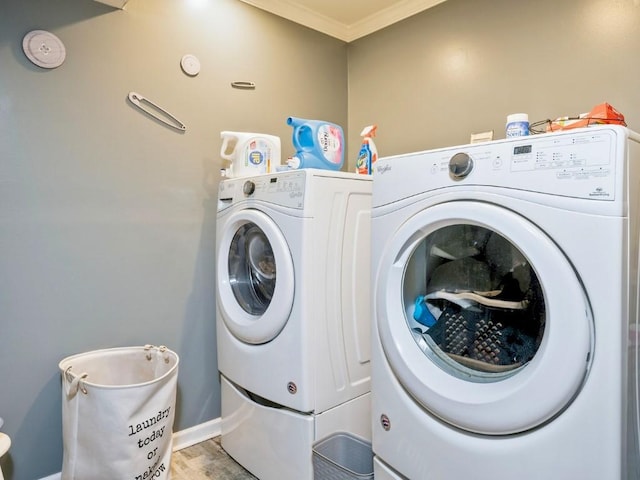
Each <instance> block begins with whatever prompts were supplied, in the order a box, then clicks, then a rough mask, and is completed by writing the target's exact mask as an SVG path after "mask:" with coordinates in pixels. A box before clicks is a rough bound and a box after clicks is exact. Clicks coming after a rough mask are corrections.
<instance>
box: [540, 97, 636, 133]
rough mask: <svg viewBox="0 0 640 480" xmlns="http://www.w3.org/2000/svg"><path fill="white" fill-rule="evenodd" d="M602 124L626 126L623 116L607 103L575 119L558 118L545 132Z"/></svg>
mask: <svg viewBox="0 0 640 480" xmlns="http://www.w3.org/2000/svg"><path fill="white" fill-rule="evenodd" d="M603 124H611V125H623V126H626V125H627V124H626V123H625V121H624V115H622V114H621V113H620V112H618V111H617V110H616V109H615V108H613V107H612V106H611V105H609V104H608V103H601V104H599V105H596V106H595V107H593V108H592V109H591V111H590V112H587V113H581V114H580V115H578V116H577V117H560V118H556V119H555V120H551V121H550V122H549V124H548V125H547V132H555V131H558V130H569V129H572V128H580V127H588V126H589V125H603Z"/></svg>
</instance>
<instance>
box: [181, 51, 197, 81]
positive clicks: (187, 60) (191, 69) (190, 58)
mask: <svg viewBox="0 0 640 480" xmlns="http://www.w3.org/2000/svg"><path fill="white" fill-rule="evenodd" d="M180 66H181V67H182V71H183V72H184V73H186V74H187V75H189V76H190V77H195V76H196V75H198V73H200V60H198V58H197V57H196V56H195V55H190V54H189V55H185V56H184V57H182V60H180Z"/></svg>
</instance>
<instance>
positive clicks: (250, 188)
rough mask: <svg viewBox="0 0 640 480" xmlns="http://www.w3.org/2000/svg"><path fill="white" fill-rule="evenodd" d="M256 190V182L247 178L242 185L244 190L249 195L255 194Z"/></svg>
mask: <svg viewBox="0 0 640 480" xmlns="http://www.w3.org/2000/svg"><path fill="white" fill-rule="evenodd" d="M255 191H256V184H255V183H254V182H252V181H251V180H247V181H246V182H244V185H243V186H242V192H243V193H244V194H245V195H246V196H247V197H248V196H249V195H253V192H255Z"/></svg>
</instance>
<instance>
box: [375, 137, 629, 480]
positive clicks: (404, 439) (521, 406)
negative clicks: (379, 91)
mask: <svg viewBox="0 0 640 480" xmlns="http://www.w3.org/2000/svg"><path fill="white" fill-rule="evenodd" d="M639 141H640V137H639V136H638V134H636V133H633V132H631V131H629V130H627V129H626V128H624V127H619V126H599V127H591V128H586V129H579V130H578V129H576V130H572V131H564V132H559V133H552V134H542V135H536V136H531V137H519V138H515V139H507V140H500V141H494V142H489V143H484V144H473V145H466V146H458V147H452V148H443V149H438V150H432V151H426V152H419V153H415V154H409V155H402V156H397V157H389V158H384V159H380V160H379V161H378V162H377V164H376V171H375V172H374V187H373V209H372V278H373V287H372V291H373V292H374V294H375V302H374V306H373V318H374V326H373V329H372V331H373V346H372V417H373V450H374V453H375V455H376V457H375V467H374V468H375V475H376V478H380V479H404V478H408V479H411V480H460V479H463V478H473V479H474V480H484V479H486V480H489V479H491V480H507V479H509V480H511V479H516V478H517V479H519V480H533V479H554V480H574V479H580V480H605V479H606V480H613V479H616V480H617V479H638V478H640V468H639V465H640V464H639V451H638V381H637V364H638V348H637V345H638V338H637V323H638V278H637V277H638V215H640V210H639V209H638V207H639V205H638V201H639V195H638V194H639V193H640V188H639V183H640V147H639V143H638V142H639Z"/></svg>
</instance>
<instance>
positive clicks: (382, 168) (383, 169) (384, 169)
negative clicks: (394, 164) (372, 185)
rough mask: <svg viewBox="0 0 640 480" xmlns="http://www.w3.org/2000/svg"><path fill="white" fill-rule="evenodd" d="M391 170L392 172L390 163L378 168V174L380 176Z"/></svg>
mask: <svg viewBox="0 0 640 480" xmlns="http://www.w3.org/2000/svg"><path fill="white" fill-rule="evenodd" d="M389 170H391V165H389V164H388V163H387V164H385V165H380V166H377V167H376V172H378V173H379V174H380V175H382V174H383V173H386V172H388V171H389Z"/></svg>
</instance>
